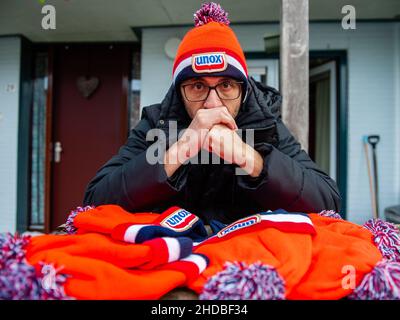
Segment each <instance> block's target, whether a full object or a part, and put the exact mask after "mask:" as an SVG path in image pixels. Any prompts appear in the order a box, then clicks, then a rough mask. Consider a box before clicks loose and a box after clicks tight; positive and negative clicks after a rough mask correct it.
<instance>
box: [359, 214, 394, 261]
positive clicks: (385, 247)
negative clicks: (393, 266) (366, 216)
mask: <svg viewBox="0 0 400 320" xmlns="http://www.w3.org/2000/svg"><path fill="white" fill-rule="evenodd" d="M363 227H364V228H366V229H368V230H369V231H371V232H372V234H373V237H374V242H375V245H376V246H377V247H378V249H379V251H380V252H381V253H382V255H383V257H384V258H385V259H387V260H391V261H397V262H400V232H399V229H397V228H396V226H395V225H394V224H393V223H390V222H386V221H383V220H381V219H370V220H368V221H367V222H366V223H364V225H363Z"/></svg>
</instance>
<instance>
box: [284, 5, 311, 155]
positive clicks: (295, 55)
mask: <svg viewBox="0 0 400 320" xmlns="http://www.w3.org/2000/svg"><path fill="white" fill-rule="evenodd" d="M281 14H282V15H281V50H280V63H281V85H280V87H281V91H282V96H283V102H282V119H283V122H284V123H285V124H286V126H287V127H288V129H289V130H290V131H291V133H292V134H293V135H294V136H295V138H296V139H297V140H298V141H299V142H300V144H301V146H302V148H303V149H304V150H306V151H307V150H308V113H309V111H308V104H309V99H308V96H309V93H308V90H309V89H308V80H309V76H308V70H309V67H308V65H309V62H308V58H309V53H308V48H309V45H308V41H309V36H308V0H282V12H281Z"/></svg>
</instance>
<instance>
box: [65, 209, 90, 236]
mask: <svg viewBox="0 0 400 320" xmlns="http://www.w3.org/2000/svg"><path fill="white" fill-rule="evenodd" d="M94 208H95V207H94V206H86V207H84V208H82V207H77V208H76V209H75V210H71V212H70V214H69V215H68V218H67V222H66V223H65V231H66V232H67V233H68V234H75V233H76V231H77V230H78V229H77V228H76V227H75V226H74V220H75V217H76V216H77V215H78V214H79V213H81V212H85V211H89V210H91V209H94Z"/></svg>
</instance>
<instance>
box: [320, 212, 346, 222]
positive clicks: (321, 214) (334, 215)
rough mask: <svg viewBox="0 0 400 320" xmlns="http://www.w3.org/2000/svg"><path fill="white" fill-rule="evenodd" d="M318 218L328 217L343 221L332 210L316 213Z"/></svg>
mask: <svg viewBox="0 0 400 320" xmlns="http://www.w3.org/2000/svg"><path fill="white" fill-rule="evenodd" d="M318 214H319V215H320V216H323V217H328V218H333V219H338V220H343V218H342V217H341V215H340V214H339V213H337V212H336V211H334V210H322V211H321V212H320V213H318Z"/></svg>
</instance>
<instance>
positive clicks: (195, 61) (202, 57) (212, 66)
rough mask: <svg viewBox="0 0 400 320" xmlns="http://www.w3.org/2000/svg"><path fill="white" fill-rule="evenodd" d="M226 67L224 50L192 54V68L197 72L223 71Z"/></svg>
mask: <svg viewBox="0 0 400 320" xmlns="http://www.w3.org/2000/svg"><path fill="white" fill-rule="evenodd" d="M226 67H227V62H226V57H225V53H224V52H210V53H201V54H194V55H192V69H193V71H194V72H197V73H205V72H207V73H209V72H218V71H224V70H225V69H226Z"/></svg>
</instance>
